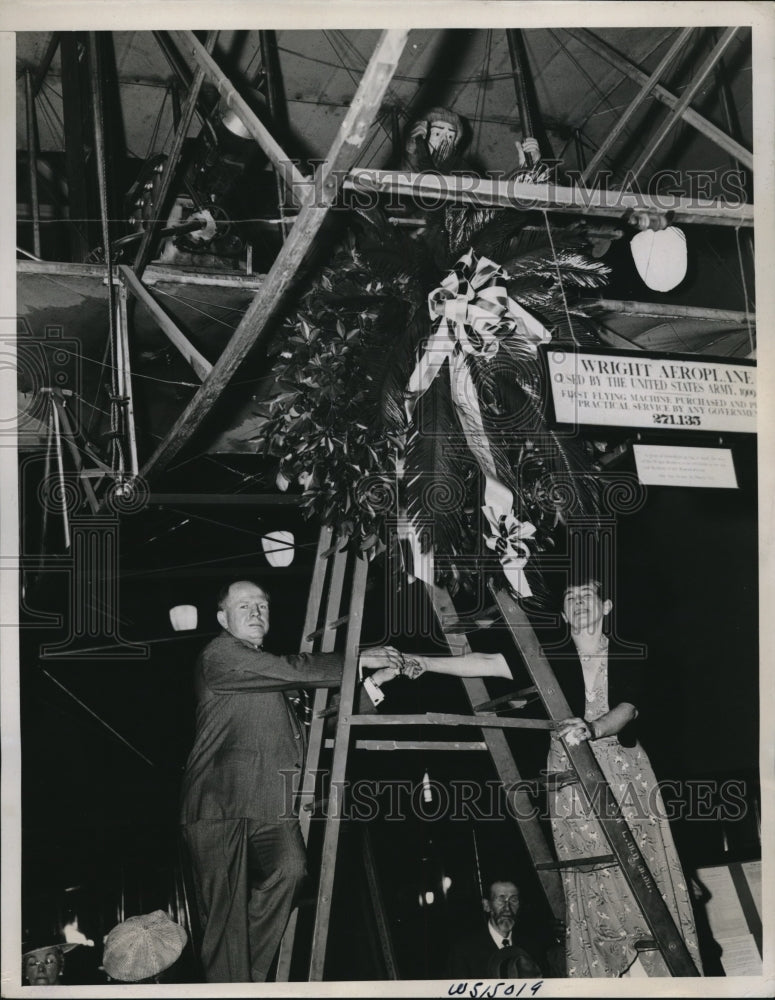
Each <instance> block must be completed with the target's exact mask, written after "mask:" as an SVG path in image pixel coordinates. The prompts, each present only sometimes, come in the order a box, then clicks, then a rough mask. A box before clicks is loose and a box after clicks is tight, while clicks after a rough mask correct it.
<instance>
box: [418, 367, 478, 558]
mask: <svg viewBox="0 0 775 1000" xmlns="http://www.w3.org/2000/svg"><path fill="white" fill-rule="evenodd" d="M447 364H448V363H446V362H445V364H444V366H443V367H442V369H441V370H440V371H439V373H438V375H437V376H436V378H435V379H434V381H433V383H432V385H431V386H430V388H429V389H428V390H427V391H426V392H425V393H424V394H423V395H422V397H421V398H420V399H419V400H418V403H417V406H416V408H415V411H414V414H413V420H412V429H411V432H410V434H409V438H408V440H407V445H406V457H405V463H404V482H405V501H406V511H407V515H408V517H409V519H410V521H411V522H412V524H413V525H414V526H415V528H417V529H418V531H420V532H423V531H427V529H428V527H429V526H432V533H433V544H434V548H435V549H436V550H437V551H439V552H443V553H445V554H446V555H450V556H455V555H458V554H459V553H460V552H461V551H462V550H463V548H464V538H465V521H464V507H465V502H466V497H467V495H468V492H469V488H470V485H471V473H472V472H473V470H474V466H473V464H471V463H466V462H461V455H462V454H464V453H465V450H466V449H465V437H464V435H463V429H462V427H461V425H460V421H459V420H458V418H457V414H456V413H455V408H454V405H453V403H452V399H451V394H450V387H449V375H448V371H447Z"/></svg>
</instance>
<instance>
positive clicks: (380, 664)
mask: <svg viewBox="0 0 775 1000" xmlns="http://www.w3.org/2000/svg"><path fill="white" fill-rule="evenodd" d="M358 662H359V664H360V666H361V668H362V669H363V670H373V671H374V673H373V674H371V679H372V681H373V682H374V683H375V684H377V685H378V686H381V685H382V684H385V683H386V682H387V681H392V680H394V679H395V678H396V677H398V675H399V674H401V675H402V676H403V677H408V678H409V679H410V680H413V681H414V680H417V678H418V677H419V676H420V675H421V674H424V673H425V671H426V667H425V664H423V663H422V662H421V659H420V658H419V657H418V656H412V655H410V654H405V653H401V652H399V650H397V649H395V648H394V647H393V646H373V647H372V648H371V649H364V650H363V652H362V653H361V655H360V658H359V661H358Z"/></svg>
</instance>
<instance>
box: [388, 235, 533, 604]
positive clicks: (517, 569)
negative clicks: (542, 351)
mask: <svg viewBox="0 0 775 1000" xmlns="http://www.w3.org/2000/svg"><path fill="white" fill-rule="evenodd" d="M506 281H507V275H506V272H505V271H504V270H503V268H501V266H500V265H499V264H496V263H494V261H491V260H488V259H487V258H486V257H481V258H478V257H477V256H476V254H475V253H474V251H473V250H469V251H468V253H466V254H464V256H462V257H461V258H460V259H459V260H458V262H457V264H456V265H455V267H454V269H453V270H452V271H450V273H449V274H448V275H447V277H446V278H444V280H443V281H442V283H441V285H440V286H439V287H438V288H436V289H435V290H434V291H433V292H431V294H430V295H429V296H428V310H429V312H430V315H431V317H432V318H433V319H438V321H439V322H438V325H437V327H436V329H435V330H434V332H433V333H432V335H431V336H430V338H429V339H428V341H427V343H426V346H425V351H424V352H423V354H422V355H421V357H420V359H419V361H418V362H417V365H416V366H415V369H414V371H413V372H412V375H411V377H410V379H409V385H408V387H407V392H406V404H405V405H406V413H407V417H408V418H409V419H410V420H411V418H412V414H413V412H414V409H415V406H416V405H417V401H418V400H419V399H420V397H421V396H422V395H423V393H425V392H426V391H427V390H428V388H429V387H430V386H431V385H432V384H433V380H434V379H435V378H436V375H437V374H438V372H439V370H440V369H441V367H442V365H443V364H444V362H445V361H447V360H449V379H450V390H451V395H452V401H453V403H454V406H455V410H456V412H457V415H458V417H459V419H460V424H461V426H462V428H463V433H464V434H465V437H466V442H467V444H468V447H469V448H470V449H471V452H472V453H473V455H474V457H475V458H476V460H477V462H478V464H479V467H480V469H481V470H482V472H483V473H484V476H485V491H484V503H485V506H484V507H483V508H482V510H483V511H484V513H485V516H486V517H487V520H488V522H489V524H490V529H491V531H492V533H493V534H492V536H491V537H490V538H487V539H486V544H487V545H488V546H489V548H491V549H494V550H495V551H496V552H497V553H498V555H499V558H500V560H501V564H502V566H503V571H504V574H505V576H506V579H507V581H508V583H509V585H510V586H511V587H512V589H513V590H514V591H515V592H516V593H517V594H520V595H522V596H524V597H529V596H530V595H531V594H532V590H531V589H530V586H529V584H528V582H527V579H526V577H525V574H524V572H523V569H524V566H525V564H526V563H527V560H528V558H529V555H530V551H529V549H528V547H527V546H526V545H525V543H524V539H526V538H530V537H531V536H532V535H534V534H535V528H534V527H533V525H532V524H529V523H527V522H521V521H519V520H517V518H516V517H515V515H514V513H513V505H514V497H513V496H512V494H511V491H510V490H509V489H508V488H507V487H506V486H504V484H503V483H501V482H500V480H499V479H498V473H497V469H496V466H495V459H494V457H493V454H492V449H491V447H490V442H489V439H488V438H487V433H486V431H485V428H484V422H483V420H482V414H481V410H480V409H479V402H478V399H477V394H476V389H475V387H474V384H473V380H472V378H471V372H470V371H469V368H468V361H467V359H466V357H465V356H466V355H477V356H478V357H481V358H485V359H487V360H491V359H492V358H493V357H494V356H495V355H496V354H497V353H498V349H499V347H500V342H501V340H503V339H504V338H506V337H520V338H521V339H522V341H523V344H524V346H525V347H527V349H528V350H530V351H531V352H532V353H533V354H535V353H536V348H537V345H538V344H542V343H546V342H547V341H549V340H551V334H550V333H549V331H548V330H546V329H545V327H544V326H542V324H541V323H539V321H538V320H537V319H536V318H535V317H534V316H531V315H530V313H529V312H527V311H526V310H525V309H523V308H522V306H521V305H520V304H519V303H518V302H515V301H514V299H512V298H510V297H509V294H508V292H507V290H506V284H505V283H506ZM410 544H412V548H413V551H415V552H416V555H417V556H418V557H419V556H420V553H419V551H417V550H418V549H419V546H418V545H417V543H416V541H415V542H414V543H411V538H410ZM416 561H418V562H419V558H418V559H416ZM426 562H427V559H426ZM430 572H431V573H432V567H431V568H430ZM417 575H420V574H419V573H418V574H417ZM422 579H426V577H425V576H422ZM427 582H429V583H432V582H433V580H432V579H428V580H427Z"/></svg>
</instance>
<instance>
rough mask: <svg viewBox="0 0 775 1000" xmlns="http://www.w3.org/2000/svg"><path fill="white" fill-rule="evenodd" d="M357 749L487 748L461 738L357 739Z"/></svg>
mask: <svg viewBox="0 0 775 1000" xmlns="http://www.w3.org/2000/svg"><path fill="white" fill-rule="evenodd" d="M333 746H334V741H333V740H332V739H328V740H326V750H332V749H333ZM355 749H356V750H486V749H487V744H486V743H482V742H479V743H477V742H473V741H472V742H464V741H460V740H356V741H355Z"/></svg>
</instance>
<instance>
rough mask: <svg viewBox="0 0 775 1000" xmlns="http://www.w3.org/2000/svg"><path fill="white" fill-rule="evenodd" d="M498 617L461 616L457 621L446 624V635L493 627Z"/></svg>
mask: <svg viewBox="0 0 775 1000" xmlns="http://www.w3.org/2000/svg"><path fill="white" fill-rule="evenodd" d="M497 620H498V619H497V618H467V619H464V618H460V619H459V620H458V621H456V622H450V623H449V625H445V626H444V634H445V635H457V634H458V633H460V632H476V631H478V630H479V629H483V628H491V627H492V626H493V625H494V624H495V623H496V621H497Z"/></svg>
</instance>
